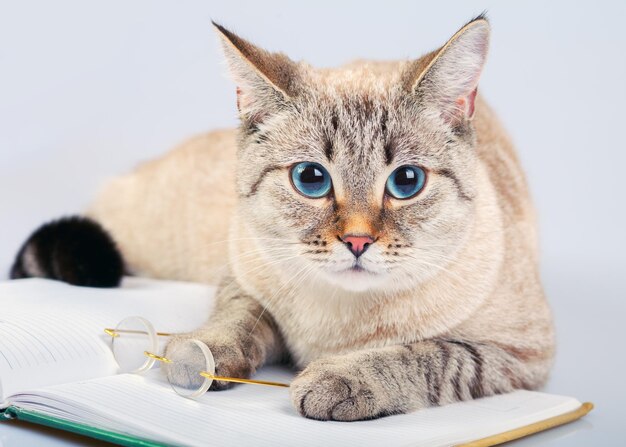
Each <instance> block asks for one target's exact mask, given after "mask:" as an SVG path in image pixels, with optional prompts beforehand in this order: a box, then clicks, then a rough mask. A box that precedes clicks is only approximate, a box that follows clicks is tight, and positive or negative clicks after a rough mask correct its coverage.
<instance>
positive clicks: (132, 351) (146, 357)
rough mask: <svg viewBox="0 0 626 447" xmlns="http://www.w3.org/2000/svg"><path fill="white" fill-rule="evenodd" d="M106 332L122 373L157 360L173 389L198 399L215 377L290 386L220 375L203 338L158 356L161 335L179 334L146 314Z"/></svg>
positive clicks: (141, 368) (147, 366)
mask: <svg viewBox="0 0 626 447" xmlns="http://www.w3.org/2000/svg"><path fill="white" fill-rule="evenodd" d="M104 332H105V333H106V334H107V335H109V336H110V337H111V349H112V350H113V356H114V357H115V360H116V361H117V363H118V365H119V367H120V371H121V372H123V373H143V372H145V371H148V370H149V369H150V368H152V367H153V366H154V365H155V363H156V362H160V363H162V366H163V370H164V372H165V376H166V377H167V381H168V382H169V384H170V386H171V387H172V389H173V390H174V391H175V392H176V393H177V394H179V395H180V396H183V397H186V398H189V399H197V398H198V397H200V396H202V395H203V394H204V393H206V392H207V390H208V389H209V387H210V386H211V383H213V381H214V380H220V381H224V382H236V383H249V384H254V385H267V386H277V387H288V386H289V384H286V383H280V382H269V381H265V380H251V379H240V378H237V377H222V376H216V375H215V360H214V359H213V354H212V353H211V350H210V349H209V347H208V346H207V345H206V344H204V343H202V342H201V341H200V340H195V339H189V340H185V341H184V342H182V343H183V345H181V346H180V347H179V349H176V350H175V351H174V352H173V353H171V355H170V357H169V358H167V357H163V356H161V355H158V354H156V352H157V350H158V346H159V341H158V337H170V336H172V335H175V334H169V333H166V332H157V331H156V330H155V329H154V327H153V326H152V323H150V322H149V321H148V320H146V319H145V318H142V317H128V318H125V319H123V320H122V321H120V322H119V323H118V325H117V326H116V327H115V329H111V328H105V329H104Z"/></svg>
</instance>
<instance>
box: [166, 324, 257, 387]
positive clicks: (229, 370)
mask: <svg viewBox="0 0 626 447" xmlns="http://www.w3.org/2000/svg"><path fill="white" fill-rule="evenodd" d="M188 340H189V337H186V336H184V335H181V336H177V337H175V338H173V339H172V340H171V341H170V342H169V343H168V345H167V347H166V348H165V357H167V358H189V359H190V360H191V359H192V357H193V356H194V355H197V351H195V350H191V349H190V348H189V344H188V343H187V341H188ZM199 341H201V342H203V343H205V344H206V345H207V346H208V347H209V349H210V350H211V353H212V354H213V359H214V360H215V375H216V376H222V377H236V378H241V379H247V378H249V377H250V375H251V374H252V372H253V367H252V365H251V363H250V361H249V360H248V359H247V358H246V356H245V355H244V353H243V350H242V349H241V348H240V347H239V346H238V344H237V343H235V342H231V343H229V342H227V341H226V342H225V341H216V340H210V339H206V340H204V339H203V340H199ZM201 378H202V377H201ZM193 380H197V378H190V377H189V375H188V374H184V373H182V374H173V375H171V376H170V381H172V382H173V384H174V385H177V386H181V387H190V386H194V385H195V383H191V382H192V381H193ZM232 386H233V383H232V382H224V381H221V380H214V381H213V383H212V384H211V387H210V388H209V391H219V390H225V389H228V388H230V387H232Z"/></svg>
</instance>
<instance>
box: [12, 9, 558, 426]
mask: <svg viewBox="0 0 626 447" xmlns="http://www.w3.org/2000/svg"><path fill="white" fill-rule="evenodd" d="M215 28H216V30H217V33H218V35H219V37H220V39H221V42H222V46H223V49H224V53H225V55H226V59H227V62H228V66H229V68H230V72H231V74H232V77H233V78H234V81H235V83H236V85H237V107H238V110H239V116H240V119H241V123H240V126H239V128H238V129H237V130H220V131H215V132H212V133H209V134H207V135H203V136H200V137H197V138H195V139H192V140H190V141H188V142H187V143H185V144H183V145H182V146H180V147H179V148H177V149H175V150H174V151H172V152H170V153H168V154H166V155H165V156H163V157H162V158H160V159H158V160H154V161H150V162H148V163H145V164H144V165H142V166H140V167H139V168H137V169H136V170H135V171H134V172H132V173H130V174H128V175H125V176H121V177H119V178H116V179H113V180H112V181H111V182H110V183H109V184H108V185H106V186H105V187H104V189H103V190H102V191H101V193H100V194H99V196H98V198H97V199H96V201H95V202H94V204H93V205H92V206H91V208H90V209H89V211H88V212H87V214H86V216H87V218H86V220H85V222H86V225H89V224H90V223H89V222H92V223H91V224H93V222H97V223H98V224H97V225H98V227H97V228H95V229H94V230H93V231H98V232H100V233H104V234H106V235H109V236H108V237H109V239H106V241H104V242H102V243H101V246H102V248H103V249H107V250H109V251H110V249H111V247H112V246H117V247H118V248H119V250H120V251H121V254H122V255H123V259H124V262H125V264H126V269H127V271H129V272H134V273H136V274H142V275H149V276H152V277H159V278H169V279H179V280H193V281H201V282H207V283H219V288H218V291H217V295H216V307H215V310H214V312H213V313H212V315H211V316H210V317H209V319H208V322H207V323H206V325H205V326H203V327H202V328H200V329H198V330H197V331H195V332H193V333H190V334H184V335H179V336H176V337H174V338H173V339H172V340H171V342H170V343H169V345H168V347H167V349H166V356H167V355H171V354H172V353H175V351H177V350H178V351H180V350H184V341H185V340H186V339H188V338H190V337H191V338H196V339H199V340H201V341H203V342H204V343H206V344H207V345H208V346H209V347H210V348H211V350H212V352H213V354H214V357H215V359H216V374H218V375H220V376H233V377H249V376H251V375H252V374H253V373H254V372H255V371H256V370H257V369H258V368H259V367H261V366H262V365H264V364H267V363H270V362H276V361H289V362H291V363H292V364H294V365H295V366H296V367H297V368H299V369H301V372H300V373H299V374H298V376H297V377H296V378H295V379H294V381H293V382H292V384H291V387H290V395H291V399H292V402H293V405H294V407H295V409H296V410H297V411H298V412H299V413H300V414H302V415H303V416H305V417H308V418H312V419H318V420H336V421H355V420H364V419H372V418H377V417H381V416H386V415H392V414H398V413H405V412H409V411H413V410H416V409H421V408H426V407H430V406H438V405H444V404H448V403H451V402H456V401H460V400H467V399H472V398H479V397H482V396H488V395H492V394H496V393H504V392H508V391H511V390H514V389H518V388H526V389H535V388H538V387H540V386H541V385H542V384H543V383H544V382H545V381H546V379H547V377H548V374H549V371H550V368H551V364H552V361H553V354H554V332H553V325H552V317H551V312H550V309H549V307H548V305H547V302H546V300H545V298H544V293H543V290H542V286H541V282H540V277H539V270H538V246H537V231H536V224H535V213H534V210H533V207H532V204H531V200H530V197H529V192H528V188H527V184H526V180H525V177H524V174H523V172H522V169H521V166H520V163H519V161H518V159H517V156H516V154H515V152H514V149H513V146H512V144H511V142H510V140H509V138H508V137H507V135H506V133H505V131H504V130H503V128H502V126H501V124H500V123H499V122H498V119H497V118H496V116H495V114H494V112H493V111H492V110H491V109H490V108H489V106H488V105H487V104H486V102H485V101H484V100H483V99H482V98H481V96H479V95H477V85H478V80H479V77H480V75H481V72H482V69H483V66H484V63H485V59H486V56H487V50H488V45H489V38H490V26H489V23H488V21H487V19H486V18H485V17H484V16H479V17H477V18H475V19H473V20H472V21H470V22H469V23H467V24H466V25H465V26H463V27H462V28H461V29H460V30H459V31H458V32H457V33H455V34H454V35H453V37H452V38H451V39H450V40H449V41H448V42H447V43H446V44H445V45H443V46H442V47H441V48H439V49H438V50H436V51H433V52H431V53H429V54H427V55H425V56H423V57H421V58H420V59H417V60H414V61H402V62H369V61H357V62H354V63H352V64H348V65H346V66H344V67H340V68H338V69H314V68H312V67H311V66H309V65H307V64H305V63H295V62H293V61H291V60H290V59H289V58H288V57H287V56H285V55H283V54H279V53H271V52H268V51H266V50H263V49H261V48H259V47H257V46H255V45H253V44H252V43H250V42H248V41H247V40H244V39H242V38H241V37H239V36H237V35H235V34H234V33H232V32H230V31H228V30H227V29H225V28H224V27H222V26H220V25H217V24H216V25H215ZM87 219H88V220H87ZM65 224H66V222H64V221H59V222H55V223H53V224H52V225H53V226H54V225H56V226H57V227H59V226H60V227H64V226H65ZM74 224H76V222H74ZM103 237H104V236H103ZM24 253H26V254H28V258H27V259H24ZM47 256H48V257H49V256H50V254H49V253H48V252H46V249H45V247H44V246H43V245H41V244H40V245H38V244H37V240H36V238H35V239H33V238H31V239H30V240H29V241H27V242H26V243H25V245H24V248H23V249H22V251H21V256H18V259H17V260H16V265H19V267H20V268H19V269H17V270H18V272H17V274H16V275H15V276H16V277H17V276H38V275H37V273H39V276H41V274H42V272H51V271H52V270H55V269H50V268H47V269H46V268H43V267H41V266H39V267H38V266H37V265H38V264H45V263H44V262H43V261H41V259H45V258H46V257H47ZM82 256H86V255H82ZM38 260H39V261H38ZM59 262H60V261H59ZM63 262H64V263H68V262H70V261H67V260H64V261H63ZM46 265H48V266H49V265H53V263H52V264H51V263H50V262H48V264H46ZM66 268H71V266H66ZM63 270H64V268H56V270H55V271H56V272H61V271H63ZM118 270H119V269H118ZM96 274H97V272H94V275H96ZM44 276H45V275H44ZM48 276H52V277H55V276H54V274H53V273H49V274H48ZM57 277H59V275H57ZM60 277H61V279H66V280H67V275H66V276H63V275H61V276H60ZM74 280H75V281H76V279H75V278H74ZM91 284H95V285H98V284H100V285H102V286H107V285H111V281H110V280H108V282H106V281H100V282H99V281H98V280H93V281H91ZM113 285H115V284H113ZM173 299H175V297H173ZM179 353H180V352H176V354H179ZM183 354H184V353H183ZM176 380H178V381H180V382H181V383H182V384H184V382H185V380H186V379H185V378H184V377H178V378H176ZM229 386H231V384H230V383H226V382H221V381H215V382H214V383H213V384H212V386H211V390H221V389H226V388H228V387H229Z"/></svg>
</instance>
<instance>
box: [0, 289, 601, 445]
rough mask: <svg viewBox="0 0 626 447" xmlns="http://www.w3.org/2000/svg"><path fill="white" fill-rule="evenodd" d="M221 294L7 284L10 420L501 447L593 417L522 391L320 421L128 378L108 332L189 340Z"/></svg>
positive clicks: (253, 391)
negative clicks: (124, 325) (134, 330)
mask: <svg viewBox="0 0 626 447" xmlns="http://www.w3.org/2000/svg"><path fill="white" fill-rule="evenodd" d="M213 294H214V288H213V287H210V286H204V285H199V284H189V283H178V282H170V281H157V280H147V279H139V278H128V279H126V280H125V282H124V284H123V288H121V289H91V288H81V287H73V286H68V285H66V284H63V283H59V282H54V281H47V280H42V279H28V280H18V281H8V282H2V283H0V312H1V313H0V420H10V419H14V418H18V419H23V420H26V421H30V422H35V423H39V424H44V425H48V426H52V427H56V428H60V429H63V430H68V431H73V432H77V433H82V434H84V435H87V436H91V437H94V438H98V439H104V440H107V441H109V442H114V443H118V444H122V445H128V446H147V445H162V444H167V445H208V444H211V445H248V444H252V443H254V445H255V446H264V445H268V446H270V445H272V446H275V445H292V444H294V443H297V444H298V445H336V444H343V445H345V444H349V445H381V444H385V445H420V446H422V445H424V446H426V445H428V446H448V445H461V444H466V443H471V442H474V444H471V445H493V444H496V443H499V442H504V441H507V440H510V439H515V438H517V437H521V436H525V435H527V434H530V433H534V432H537V431H541V430H545V429H547V428H550V427H552V426H556V425H560V424H563V423H565V422H569V421H571V420H574V419H577V418H579V417H581V416H583V415H584V414H586V413H587V412H588V411H589V410H590V409H591V404H581V403H580V402H579V401H577V400H576V399H574V398H571V397H563V396H556V395H550V394H545V393H538V392H530V391H517V392H514V393H510V394H506V395H501V396H494V397H489V398H485V399H479V400H475V401H470V402H462V403H457V404H452V405H448V406H445V407H440V408H431V409H427V410H422V411H417V412H414V413H411V414H406V415H397V416H390V417H386V418H382V419H377V420H373V421H363V422H352V423H342V422H319V421H313V420H308V419H305V418H303V417H301V416H299V415H298V414H297V413H296V411H295V410H294V409H293V408H292V406H291V401H290V399H289V392H288V389H284V388H274V387H261V386H255V385H239V386H236V387H235V388H234V389H232V390H228V391H224V392H219V393H207V394H206V395H205V396H203V397H201V398H200V399H199V400H197V401H191V400H188V399H185V398H183V397H180V396H178V395H177V394H176V393H174V392H173V391H172V389H171V388H170V387H169V385H168V383H167V381H166V380H165V379H164V378H163V376H162V374H161V373H160V371H159V369H158V368H155V369H153V370H151V371H149V372H148V373H146V374H143V375H133V374H117V369H118V368H117V364H116V362H115V360H114V358H113V355H112V352H111V349H110V338H109V337H108V336H107V335H106V334H104V332H103V328H105V327H111V326H115V325H116V324H117V322H118V321H120V320H121V319H123V318H124V317H127V316H131V315H140V316H143V317H145V318H147V319H148V320H150V321H151V322H152V323H153V324H154V326H155V328H157V330H160V331H163V332H174V333H175V332H184V331H189V330H192V329H195V328H197V327H198V326H200V325H201V324H202V323H203V322H204V321H205V320H206V318H207V316H208V314H209V312H210V311H211V306H212V297H213ZM293 375H294V372H293V371H289V370H287V369H286V368H280V367H276V366H273V367H266V368H264V369H263V370H262V371H260V372H259V374H257V377H256V378H260V379H265V380H273V381H281V382H289V381H290V380H291V379H292V378H293ZM7 423H10V422H7ZM0 428H1V425H0Z"/></svg>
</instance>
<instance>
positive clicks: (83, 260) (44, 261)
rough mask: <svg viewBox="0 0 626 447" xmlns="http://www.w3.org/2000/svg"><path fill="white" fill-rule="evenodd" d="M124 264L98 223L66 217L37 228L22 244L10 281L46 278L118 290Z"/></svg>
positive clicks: (111, 240) (110, 239) (113, 243)
mask: <svg viewBox="0 0 626 447" xmlns="http://www.w3.org/2000/svg"><path fill="white" fill-rule="evenodd" d="M123 275H124V261H123V259H122V255H121V253H120V252H119V250H118V249H117V246H116V245H115V242H114V241H113V239H112V238H111V236H110V235H109V233H107V232H106V230H105V229H104V228H102V227H101V226H100V224H98V223H97V222H95V221H93V220H91V219H88V218H85V217H66V218H63V219H59V220H55V221H52V222H50V223H47V224H44V225H42V226H41V227H39V228H38V229H37V230H36V231H35V232H34V233H33V234H32V235H31V236H30V237H29V238H28V239H27V240H26V242H25V243H24V245H22V248H21V249H20V251H19V253H18V254H17V258H16V259H15V263H14V264H13V267H11V273H10V277H11V279H19V278H32V277H37V278H49V279H58V280H61V281H64V282H67V283H69V284H74V285H77V286H89V287H117V286H118V285H119V284H120V281H121V280H122V276H123Z"/></svg>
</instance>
